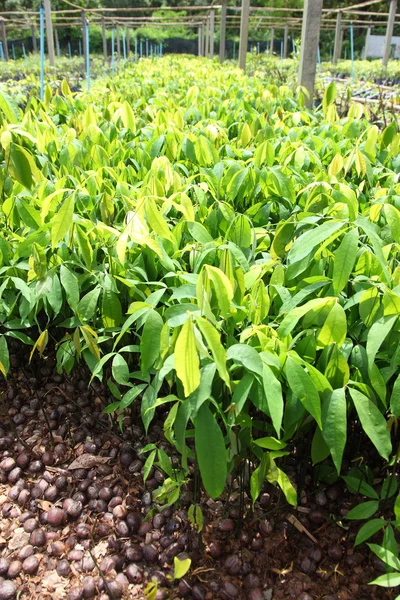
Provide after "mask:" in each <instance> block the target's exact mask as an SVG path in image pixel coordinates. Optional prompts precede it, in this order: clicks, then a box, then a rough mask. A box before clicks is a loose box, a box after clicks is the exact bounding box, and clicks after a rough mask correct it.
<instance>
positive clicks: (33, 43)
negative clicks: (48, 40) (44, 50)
mask: <svg viewBox="0 0 400 600" xmlns="http://www.w3.org/2000/svg"><path fill="white" fill-rule="evenodd" d="M31 33H32V49H33V51H34V52H37V41H36V32H35V25H34V23H31Z"/></svg>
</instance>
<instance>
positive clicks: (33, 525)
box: [24, 519, 39, 533]
mask: <svg viewBox="0 0 400 600" xmlns="http://www.w3.org/2000/svg"><path fill="white" fill-rule="evenodd" d="M38 527H39V523H38V522H37V520H36V519H27V520H26V521H25V522H24V531H26V533H32V531H35V529H37V528H38Z"/></svg>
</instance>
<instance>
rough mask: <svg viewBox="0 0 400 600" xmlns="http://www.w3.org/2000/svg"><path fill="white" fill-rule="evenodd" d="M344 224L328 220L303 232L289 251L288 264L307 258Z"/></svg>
mask: <svg viewBox="0 0 400 600" xmlns="http://www.w3.org/2000/svg"><path fill="white" fill-rule="evenodd" d="M343 225H344V223H343V222H341V221H328V222H326V223H323V224H322V225H319V226H317V227H315V228H313V229H310V230H309V231H306V232H305V233H303V234H301V235H300V236H299V237H298V238H297V239H296V241H295V242H294V244H293V246H292V247H291V249H290V251H289V254H288V257H287V260H288V264H289V265H293V264H295V263H298V262H300V261H301V260H303V259H304V258H306V257H307V256H308V255H309V254H310V253H311V252H312V251H313V250H314V248H315V247H316V246H318V245H319V244H321V243H322V242H324V241H325V240H326V239H327V238H329V237H330V236H331V235H332V234H334V233H335V232H336V231H339V229H341V228H342V227H343Z"/></svg>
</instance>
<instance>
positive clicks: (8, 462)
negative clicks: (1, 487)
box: [0, 456, 17, 473]
mask: <svg viewBox="0 0 400 600" xmlns="http://www.w3.org/2000/svg"><path fill="white" fill-rule="evenodd" d="M16 466H17V463H16V462H15V460H14V459H13V458H11V456H10V457H8V458H4V459H3V460H2V461H1V462H0V469H1V470H2V471H5V472H6V473H9V472H10V471H12V470H13V469H14V468H15V467H16Z"/></svg>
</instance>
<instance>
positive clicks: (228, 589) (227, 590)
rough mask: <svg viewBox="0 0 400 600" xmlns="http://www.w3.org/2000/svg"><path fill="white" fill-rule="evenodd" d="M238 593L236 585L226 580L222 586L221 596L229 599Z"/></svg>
mask: <svg viewBox="0 0 400 600" xmlns="http://www.w3.org/2000/svg"><path fill="white" fill-rule="evenodd" d="M238 594H239V590H238V589H237V587H236V585H233V583H231V582H230V581H226V582H225V583H224V585H223V588H222V594H221V598H226V599H227V600H230V598H237V597H238Z"/></svg>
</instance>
